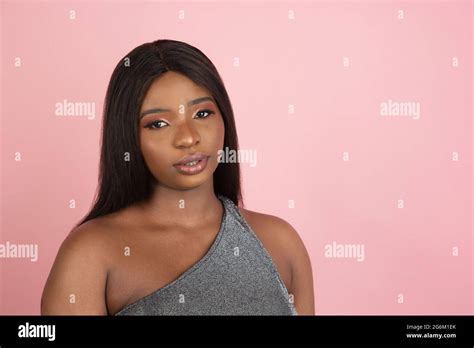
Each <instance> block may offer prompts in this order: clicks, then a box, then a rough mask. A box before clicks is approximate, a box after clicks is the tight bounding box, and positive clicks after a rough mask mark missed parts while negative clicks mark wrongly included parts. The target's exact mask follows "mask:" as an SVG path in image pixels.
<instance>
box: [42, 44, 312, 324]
mask: <svg viewBox="0 0 474 348" xmlns="http://www.w3.org/2000/svg"><path fill="white" fill-rule="evenodd" d="M102 128H103V129H102V131H103V133H102V142H101V146H102V148H101V157H100V175H99V187H98V188H99V190H98V194H97V197H96V201H95V204H94V206H93V208H92V210H91V211H90V212H89V214H88V215H87V216H86V217H85V218H84V219H83V220H82V221H80V222H79V223H78V224H77V225H76V226H75V227H74V229H73V230H72V231H71V232H70V233H69V235H68V236H67V237H66V238H65V240H64V241H63V243H62V245H61V247H60V249H59V251H58V255H57V256H56V259H55V261H54V264H53V266H52V269H51V272H50V274H49V277H48V279H47V282H46V285H45V288H44V291H43V295H42V299H41V313H42V314H43V315H48V314H53V315H58V314H67V315H70V314H92V315H94V314H95V315H239V314H241V315H295V314H300V315H301V314H306V315H312V314H314V295H313V277H312V269H311V263H310V259H309V257H308V253H307V251H306V249H305V247H304V244H303V242H302V240H301V239H300V237H299V236H298V233H297V232H296V231H295V230H294V229H293V228H292V226H291V225H290V224H288V223H287V222H286V221H284V220H283V219H281V218H278V217H275V216H271V215H267V214H261V213H257V212H253V211H250V210H246V209H244V208H243V203H242V196H241V191H240V167H239V163H234V162H232V163H226V162H224V161H222V159H221V158H220V156H219V154H220V151H221V150H224V149H227V150H237V149H238V141H237V134H236V127H235V122H234V116H233V111H232V106H231V103H230V100H229V97H228V95H227V92H226V89H225V87H224V83H223V82H222V80H221V77H220V76H219V74H218V72H217V70H216V68H215V66H214V65H213V64H212V62H211V61H210V60H209V59H208V58H207V57H206V56H205V55H204V54H203V53H202V52H201V51H200V50H199V49H197V48H195V47H193V46H191V45H189V44H186V43H184V42H180V41H174V40H158V41H155V42H151V43H146V44H143V45H140V46H139V47H136V48H135V49H133V50H132V51H131V52H130V53H129V54H128V55H126V56H125V57H124V58H123V59H122V60H121V61H120V62H119V64H118V65H117V66H116V68H115V70H114V72H113V74H112V77H111V80H110V83H109V86H108V90H107V95H106V100H105V105H104V119H103V127H102Z"/></svg>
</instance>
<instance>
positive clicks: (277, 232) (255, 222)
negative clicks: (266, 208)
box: [238, 207, 300, 245]
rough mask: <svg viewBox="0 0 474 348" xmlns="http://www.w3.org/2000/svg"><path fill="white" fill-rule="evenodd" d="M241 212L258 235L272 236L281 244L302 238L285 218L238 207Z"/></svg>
mask: <svg viewBox="0 0 474 348" xmlns="http://www.w3.org/2000/svg"><path fill="white" fill-rule="evenodd" d="M238 209H239V211H240V214H241V215H242V216H243V217H244V219H245V220H246V221H247V222H248V224H249V225H250V227H251V228H252V230H253V231H254V232H255V233H256V234H257V235H258V237H259V238H260V237H263V238H268V237H271V239H272V240H274V241H279V242H280V244H283V245H288V244H289V243H294V242H296V241H297V240H298V239H300V237H299V234H298V232H297V231H296V229H295V228H294V227H293V226H292V225H291V224H290V223H289V222H288V221H286V220H285V219H283V218H281V217H278V216H275V215H270V214H264V213H259V212H256V211H252V210H248V209H244V208H241V207H238Z"/></svg>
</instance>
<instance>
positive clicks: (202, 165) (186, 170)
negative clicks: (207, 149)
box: [174, 156, 209, 175]
mask: <svg viewBox="0 0 474 348" xmlns="http://www.w3.org/2000/svg"><path fill="white" fill-rule="evenodd" d="M208 159H209V156H204V157H202V159H201V160H199V162H198V163H196V164H195V165H193V166H186V165H184V164H182V165H180V164H177V165H176V164H175V165H174V167H175V168H176V170H177V171H178V172H179V173H181V174H185V175H194V174H199V173H201V172H202V171H203V170H204V169H206V167H207V161H208Z"/></svg>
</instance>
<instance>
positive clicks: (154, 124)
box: [145, 121, 166, 129]
mask: <svg viewBox="0 0 474 348" xmlns="http://www.w3.org/2000/svg"><path fill="white" fill-rule="evenodd" d="M160 125H162V126H160ZM164 125H166V122H164V121H153V122H150V123H149V124H147V125H146V126H145V128H151V129H157V128H158V129H159V128H163V127H164Z"/></svg>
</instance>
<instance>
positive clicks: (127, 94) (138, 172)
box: [75, 39, 243, 227]
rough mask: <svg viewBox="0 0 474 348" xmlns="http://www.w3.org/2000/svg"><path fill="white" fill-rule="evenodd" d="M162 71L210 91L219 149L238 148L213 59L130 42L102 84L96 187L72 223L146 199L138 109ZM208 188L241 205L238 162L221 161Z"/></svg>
mask: <svg viewBox="0 0 474 348" xmlns="http://www.w3.org/2000/svg"><path fill="white" fill-rule="evenodd" d="M168 71H174V72H178V73H181V74H183V75H185V76H186V77H188V78H189V79H190V80H192V81H193V82H194V83H196V84H197V85H200V86H202V87H205V88H206V89H207V90H209V92H210V93H211V94H212V96H213V97H214V99H215V101H216V103H217V106H218V108H219V111H220V112H221V115H222V118H223V120H224V126H225V137H224V150H225V151H228V150H235V151H237V150H238V140H237V131H236V127H235V121H234V113H233V110H232V105H231V102H230V100H229V96H228V95H227V91H226V89H225V87H224V83H223V81H222V79H221V77H220V75H219V73H218V72H217V69H216V67H215V66H214V64H213V63H212V62H211V61H210V60H209V58H207V57H206V55H205V54H204V53H202V52H201V51H200V50H199V49H197V48H196V47H193V46H191V45H189V44H187V43H184V42H181V41H175V40H165V39H163V40H157V41H154V42H149V43H145V44H142V45H140V46H138V47H136V48H134V49H133V50H132V51H131V52H130V53H129V54H127V55H126V56H125V57H124V58H123V59H121V60H120V62H119V63H118V64H117V66H116V67H115V69H114V71H113V73H112V76H111V78H110V82H109V85H108V88H107V93H106V97H105V103H104V115H103V121H102V134H101V153H100V164H99V178H98V188H97V191H96V196H95V202H94V204H93V207H92V209H91V210H90V212H89V213H88V214H87V215H86V216H85V217H84V218H83V219H82V220H81V221H80V222H79V223H78V224H77V225H76V226H75V227H78V226H80V225H82V224H83V223H85V222H86V221H88V220H91V219H94V218H97V217H100V216H103V215H106V214H109V213H113V212H116V211H118V210H120V209H122V208H124V207H127V206H129V205H131V204H133V203H135V202H138V201H144V200H147V199H148V198H149V197H150V196H151V194H152V188H153V186H152V185H153V182H154V181H155V180H156V179H155V178H154V177H153V175H152V174H151V172H150V171H149V169H148V167H147V165H146V162H145V161H144V159H143V157H142V153H141V150H140V144H139V137H138V124H139V117H138V115H139V112H140V108H141V105H142V102H143V99H144V98H145V95H146V92H147V91H148V89H149V87H150V85H151V83H152V82H153V81H154V80H155V79H157V78H159V77H160V76H161V75H163V74H164V73H166V72H168ZM213 179H214V193H215V194H216V195H217V194H222V195H224V196H226V197H228V198H229V199H231V200H232V201H233V202H234V204H236V205H240V206H243V201H242V194H241V184H240V165H239V163H238V161H237V162H235V163H226V162H221V163H219V164H218V166H217V168H216V170H215V172H214V178H213Z"/></svg>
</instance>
